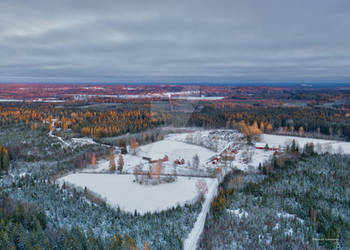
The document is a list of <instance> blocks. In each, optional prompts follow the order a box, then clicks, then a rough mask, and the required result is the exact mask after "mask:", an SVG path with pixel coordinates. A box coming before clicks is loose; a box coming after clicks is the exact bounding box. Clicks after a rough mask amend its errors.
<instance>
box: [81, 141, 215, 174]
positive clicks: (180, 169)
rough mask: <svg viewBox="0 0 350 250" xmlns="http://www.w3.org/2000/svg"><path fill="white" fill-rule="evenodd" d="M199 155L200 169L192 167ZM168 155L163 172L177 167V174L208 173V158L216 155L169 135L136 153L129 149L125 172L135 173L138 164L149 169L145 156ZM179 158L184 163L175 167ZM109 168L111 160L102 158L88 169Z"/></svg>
mask: <svg viewBox="0 0 350 250" xmlns="http://www.w3.org/2000/svg"><path fill="white" fill-rule="evenodd" d="M196 154H197V155H198V158H199V167H198V169H193V168H192V167H191V165H192V161H193V157H194V156H195V155H196ZM165 155H166V156H168V158H169V160H168V161H166V162H163V166H162V173H163V174H173V172H174V169H176V172H177V174H193V173H195V172H196V173H199V172H203V173H204V174H205V173H206V168H207V167H208V166H207V164H206V163H207V161H208V159H209V158H210V157H211V156H213V155H215V152H214V151H212V150H209V149H207V148H204V147H201V146H197V145H192V144H187V143H184V142H181V141H176V140H174V139H173V137H167V138H165V139H164V140H162V141H158V142H154V143H151V144H147V145H144V146H140V147H139V148H138V149H137V152H136V154H134V153H133V152H132V150H131V149H129V153H128V154H125V155H123V159H124V168H123V172H126V173H133V172H134V169H135V167H136V166H142V168H143V170H144V171H148V170H149V167H150V166H151V165H153V164H150V163H149V162H148V161H147V160H144V159H143V157H149V158H151V159H152V160H158V159H161V158H163V157H164V156H165ZM118 159H119V151H116V152H115V160H116V163H118ZM177 159H184V160H185V164H184V165H178V166H176V167H174V161H175V160H177ZM108 170H109V160H106V159H102V160H100V161H98V164H97V167H96V168H95V169H89V170H87V171H95V172H100V171H108Z"/></svg>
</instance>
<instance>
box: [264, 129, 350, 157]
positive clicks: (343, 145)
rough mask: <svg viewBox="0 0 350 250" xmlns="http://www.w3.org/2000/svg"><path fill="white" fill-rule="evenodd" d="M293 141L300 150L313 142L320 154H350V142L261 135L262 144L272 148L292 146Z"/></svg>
mask: <svg viewBox="0 0 350 250" xmlns="http://www.w3.org/2000/svg"><path fill="white" fill-rule="evenodd" d="M293 139H294V140H295V141H296V142H297V143H298V144H299V147H300V148H303V147H304V145H305V144H306V143H310V142H312V143H313V144H314V145H315V150H316V151H317V152H318V153H325V152H328V153H344V154H350V142H342V141H331V140H321V139H314V138H306V137H293V136H281V135H269V134H262V135H261V143H263V144H265V143H267V144H268V145H269V146H270V147H279V146H281V147H282V148H283V147H284V146H285V145H286V144H287V143H288V144H290V143H291V142H292V140H293Z"/></svg>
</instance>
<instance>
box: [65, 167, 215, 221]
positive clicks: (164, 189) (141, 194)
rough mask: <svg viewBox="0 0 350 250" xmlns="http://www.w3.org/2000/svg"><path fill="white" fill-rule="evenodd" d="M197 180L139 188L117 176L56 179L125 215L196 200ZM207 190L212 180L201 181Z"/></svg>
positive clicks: (104, 175) (132, 177)
mask: <svg viewBox="0 0 350 250" xmlns="http://www.w3.org/2000/svg"><path fill="white" fill-rule="evenodd" d="M199 179H201V178H188V177H178V179H177V180H176V181H175V182H173V183H166V184H161V185H140V184H137V183H135V182H133V180H134V176H132V175H118V174H86V173H85V174H82V173H79V174H71V175H68V176H65V177H63V178H61V179H59V180H58V181H59V182H61V183H62V182H68V183H70V184H73V185H75V186H78V187H81V188H85V187H87V188H88V189H89V190H92V191H93V192H95V193H97V194H99V195H100V196H102V197H103V198H106V201H107V203H109V204H110V205H112V206H115V207H118V206H119V207H120V209H122V210H124V211H128V212H134V211H135V210H137V211H138V212H139V213H141V214H144V213H146V212H156V211H161V210H164V209H168V208H171V207H174V206H176V205H178V204H179V205H184V204H185V203H186V202H193V201H194V200H195V199H196V198H197V195H198V193H197V189H196V182H197V181H198V180H199ZM203 180H205V181H206V183H207V185H208V187H211V186H212V185H213V183H216V179H209V178H205V179H203Z"/></svg>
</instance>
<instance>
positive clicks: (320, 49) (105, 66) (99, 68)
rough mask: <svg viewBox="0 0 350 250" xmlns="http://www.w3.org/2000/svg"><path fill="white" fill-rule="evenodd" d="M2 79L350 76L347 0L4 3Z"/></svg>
mask: <svg viewBox="0 0 350 250" xmlns="http://www.w3.org/2000/svg"><path fill="white" fill-rule="evenodd" d="M0 58H1V61H0V81H1V82H6V81H10V82H169V83H171V82H190V83H197V82H209V83H210V82H217V83H244V82H247V83H249V82H255V83H256V82H263V83H264V82H350V3H349V1H347V0H342V1H339V0H332V1H328V0H308V1H305V0H293V1H290V0H288V1H285V0H273V1H272V0H267V1H261V0H245V1H243V0H242V1H232V0H220V1H207V0H190V1H182V0H180V1H164V0H162V1H153V0H147V1H90V0H84V1H82V0H75V1H66V0H60V1H42V0H36V1H34V0H28V1H16V0H15V1H14V0H2V1H1V2H0Z"/></svg>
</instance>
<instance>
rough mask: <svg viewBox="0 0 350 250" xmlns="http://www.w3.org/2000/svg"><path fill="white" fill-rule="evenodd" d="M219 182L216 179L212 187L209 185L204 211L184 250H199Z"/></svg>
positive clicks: (186, 241) (185, 243) (199, 216)
mask: <svg viewBox="0 0 350 250" xmlns="http://www.w3.org/2000/svg"><path fill="white" fill-rule="evenodd" d="M217 187H218V181H217V180H216V179H214V180H213V181H212V183H211V185H210V186H209V185H208V193H207V194H206V196H205V201H204V204H203V207H202V211H201V212H200V214H199V215H198V218H197V221H196V223H195V224H194V226H193V228H192V230H191V232H190V234H189V235H188V237H187V239H186V240H185V242H184V250H192V249H197V242H198V240H199V237H200V235H201V234H202V231H203V228H204V224H205V219H206V217H207V214H208V212H209V209H210V204H211V201H212V200H213V198H214V196H215V195H216V193H217Z"/></svg>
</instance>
